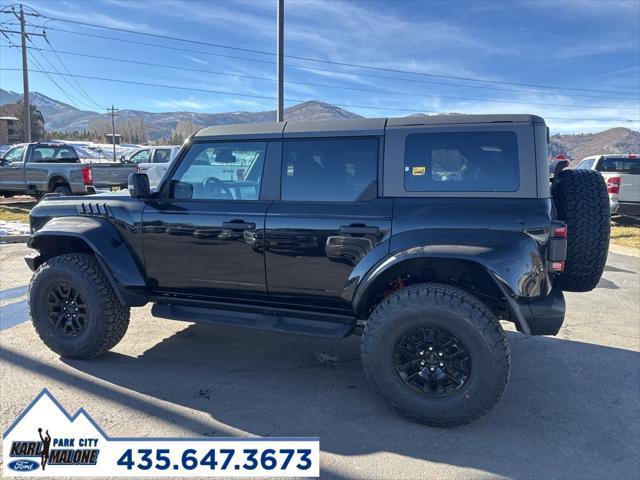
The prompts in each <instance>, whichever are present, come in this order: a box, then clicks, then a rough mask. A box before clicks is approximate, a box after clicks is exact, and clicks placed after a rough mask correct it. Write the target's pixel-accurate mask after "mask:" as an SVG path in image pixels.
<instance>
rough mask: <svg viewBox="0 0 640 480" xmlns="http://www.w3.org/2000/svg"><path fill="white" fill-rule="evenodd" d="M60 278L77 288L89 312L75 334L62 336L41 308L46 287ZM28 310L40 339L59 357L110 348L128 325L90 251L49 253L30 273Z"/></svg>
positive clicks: (93, 353) (125, 311)
mask: <svg viewBox="0 0 640 480" xmlns="http://www.w3.org/2000/svg"><path fill="white" fill-rule="evenodd" d="M60 280H63V281H65V282H67V283H69V284H70V285H72V286H73V287H74V288H77V289H78V291H79V292H80V295H81V296H82V298H83V300H84V302H85V304H86V305H87V310H88V312H89V315H88V320H87V324H86V326H85V329H84V331H83V333H82V334H81V335H80V336H78V337H70V338H68V337H65V336H64V335H62V334H61V333H60V332H59V331H58V330H57V329H56V328H55V326H54V325H53V323H52V322H51V320H49V318H48V316H47V315H46V312H45V305H46V302H47V301H48V300H47V299H48V295H49V293H50V290H49V288H50V287H51V286H52V285H54V284H55V282H58V281H60ZM29 292H30V295H29V313H30V315H31V320H32V322H33V325H34V327H35V329H36V332H37V333H38V335H39V336H40V338H41V339H42V341H43V342H44V343H45V344H46V345H47V346H48V347H49V348H50V349H51V350H53V351H54V352H56V353H58V354H59V355H61V356H62V357H67V358H78V359H88V358H93V357H97V356H99V355H102V354H103V353H105V352H107V351H108V350H110V349H111V348H113V347H114V346H115V345H116V344H117V343H118V342H119V341H120V340H122V337H124V334H125V333H126V331H127V327H128V326H129V308H128V307H125V306H123V305H122V304H121V303H120V301H119V300H118V298H117V296H116V294H115V292H114V291H113V288H112V287H111V284H110V283H109V280H107V277H106V276H105V274H104V272H103V271H102V267H101V266H100V264H99V263H98V261H97V260H96V258H95V257H94V256H93V255H89V254H84V253H71V254H65V255H60V256H57V257H53V258H51V259H49V260H47V261H46V262H44V263H43V264H42V265H41V266H40V267H39V268H38V269H37V270H36V272H35V273H34V275H33V278H32V279H31V284H30V286H29Z"/></svg>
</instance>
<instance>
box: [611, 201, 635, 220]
mask: <svg viewBox="0 0 640 480" xmlns="http://www.w3.org/2000/svg"><path fill="white" fill-rule="evenodd" d="M615 213H617V214H618V215H630V216H632V217H640V203H638V202H620V201H618V207H617V209H616V211H615Z"/></svg>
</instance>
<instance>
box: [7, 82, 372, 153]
mask: <svg viewBox="0 0 640 480" xmlns="http://www.w3.org/2000/svg"><path fill="white" fill-rule="evenodd" d="M20 96H21V95H20V94H17V93H15V92H11V91H6V90H2V89H0V104H2V103H15V102H16V101H17V100H18V99H19V98H20ZM31 100H32V102H33V103H34V104H35V105H36V106H37V107H38V108H39V109H40V111H41V112H42V115H43V116H44V119H45V122H46V124H45V127H46V129H47V130H49V131H52V130H56V131H62V132H73V131H79V132H81V131H84V130H86V129H87V127H88V126H89V125H90V124H91V123H92V122H94V121H96V120H98V119H107V120H109V121H110V116H109V115H108V114H107V113H106V112H105V113H101V112H100V113H98V112H92V111H86V110H79V109H77V108H75V107H72V106H71V105H67V104H66V103H63V102H59V101H58V100H54V99H52V98H49V97H47V96H45V95H42V94H40V93H37V92H32V94H31ZM140 118H142V119H144V123H145V126H146V127H147V128H148V134H149V138H150V139H152V140H154V139H157V138H162V137H164V138H166V137H169V136H170V135H171V132H172V131H173V129H174V128H175V127H176V125H177V123H178V122H179V121H181V120H182V121H188V122H191V123H193V124H195V125H198V126H201V127H206V126H210V125H223V124H229V123H264V122H275V120H276V112H275V110H270V111H265V112H228V113H195V112H163V113H153V112H145V111H142V110H120V111H119V112H118V120H117V121H118V122H121V121H125V120H127V119H140ZM346 118H360V115H358V114H355V113H352V112H349V111H347V110H344V109H342V108H339V107H336V106H334V105H329V104H328V103H324V102H318V101H309V102H304V103H300V104H298V105H294V106H292V107H290V108H286V109H285V119H287V120H294V121H295V120H338V119H346Z"/></svg>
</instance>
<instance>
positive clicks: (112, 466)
mask: <svg viewBox="0 0 640 480" xmlns="http://www.w3.org/2000/svg"><path fill="white" fill-rule="evenodd" d="M2 449H3V457H4V466H3V477H37V476H39V477H58V476H64V477H101V476H103V477H106V476H119V477H143V476H144V477H196V476H197V477H200V476H209V477H265V476H269V477H317V476H319V475H320V467H319V465H320V442H319V440H318V439H317V438H143V437H142V438H111V437H109V436H107V435H106V434H105V433H104V432H103V430H102V429H101V428H100V427H99V426H98V424H97V423H96V422H95V421H94V420H93V419H92V418H91V417H90V416H89V414H88V413H87V412H86V411H85V410H84V409H83V408H81V409H80V410H78V412H77V413H76V414H75V415H73V416H71V415H69V414H68V413H67V412H66V410H65V409H64V408H63V407H62V405H60V403H58V401H57V400H56V399H55V398H54V397H53V395H51V393H49V391H48V390H46V389H45V390H43V391H42V392H41V393H40V394H39V395H38V396H37V397H36V399H35V400H34V401H33V402H32V403H31V405H29V406H28V407H27V409H26V410H25V411H24V412H23V413H22V414H21V415H20V416H19V417H18V418H17V419H16V420H15V422H14V423H13V424H12V425H11V426H10V427H9V429H8V430H7V431H6V432H5V434H4V436H3V439H2Z"/></svg>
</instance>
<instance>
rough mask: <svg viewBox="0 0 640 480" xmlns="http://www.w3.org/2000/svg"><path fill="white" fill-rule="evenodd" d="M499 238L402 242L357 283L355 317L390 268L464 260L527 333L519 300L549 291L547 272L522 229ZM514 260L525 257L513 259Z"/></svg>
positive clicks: (534, 246) (528, 331)
mask: <svg viewBox="0 0 640 480" xmlns="http://www.w3.org/2000/svg"><path fill="white" fill-rule="evenodd" d="M502 236H503V237H507V238H502V239H500V238H499V237H498V236H494V234H493V233H488V232H487V233H485V237H484V238H478V239H476V241H475V242H474V244H465V245H460V244H458V245H456V244H453V243H431V244H427V245H424V244H418V245H416V244H414V245H403V246H402V247H401V248H400V249H398V250H397V251H394V252H392V253H389V254H388V255H386V256H385V257H384V258H383V259H382V260H380V261H378V262H376V264H375V265H374V266H373V267H372V268H370V269H369V270H368V272H367V273H366V275H364V276H363V277H362V278H361V279H360V281H359V282H358V285H357V287H356V288H355V289H354V290H355V291H354V294H353V297H352V299H351V301H352V305H353V308H354V312H355V313H356V316H359V315H361V314H362V311H363V308H364V304H365V302H366V300H367V298H368V295H369V293H370V290H369V289H370V288H371V287H372V286H374V285H375V282H376V280H377V279H379V278H380V277H381V276H382V275H383V274H384V273H385V272H387V271H388V270H389V269H390V268H393V267H395V266H397V265H400V264H401V263H405V262H407V261H411V260H415V259H445V260H463V261H467V262H470V263H473V264H475V265H477V266H478V267H480V268H482V269H483V270H484V271H485V272H486V273H487V274H488V275H489V277H490V278H491V279H492V280H493V281H494V282H495V285H496V287H497V288H498V289H499V290H500V291H501V292H502V294H503V296H504V297H505V299H506V302H507V306H508V307H509V309H510V311H511V313H512V314H513V316H514V318H515V320H516V322H517V323H518V326H519V327H520V329H521V331H522V332H523V333H525V334H529V333H530V328H529V325H528V322H527V319H526V315H525V314H524V313H523V312H522V306H521V301H522V300H524V301H527V300H528V299H529V298H534V297H538V296H540V295H546V294H547V293H548V291H549V290H550V284H549V282H548V273H547V272H546V271H544V270H543V269H542V268H541V267H540V265H544V263H541V262H539V259H538V255H539V249H538V246H537V245H536V243H535V240H533V239H532V238H531V237H529V236H528V235H526V234H523V233H521V232H518V233H516V232H509V233H506V234H505V232H503V233H502ZM513 259H527V261H523V260H522V261H520V262H517V261H514V260H513Z"/></svg>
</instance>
